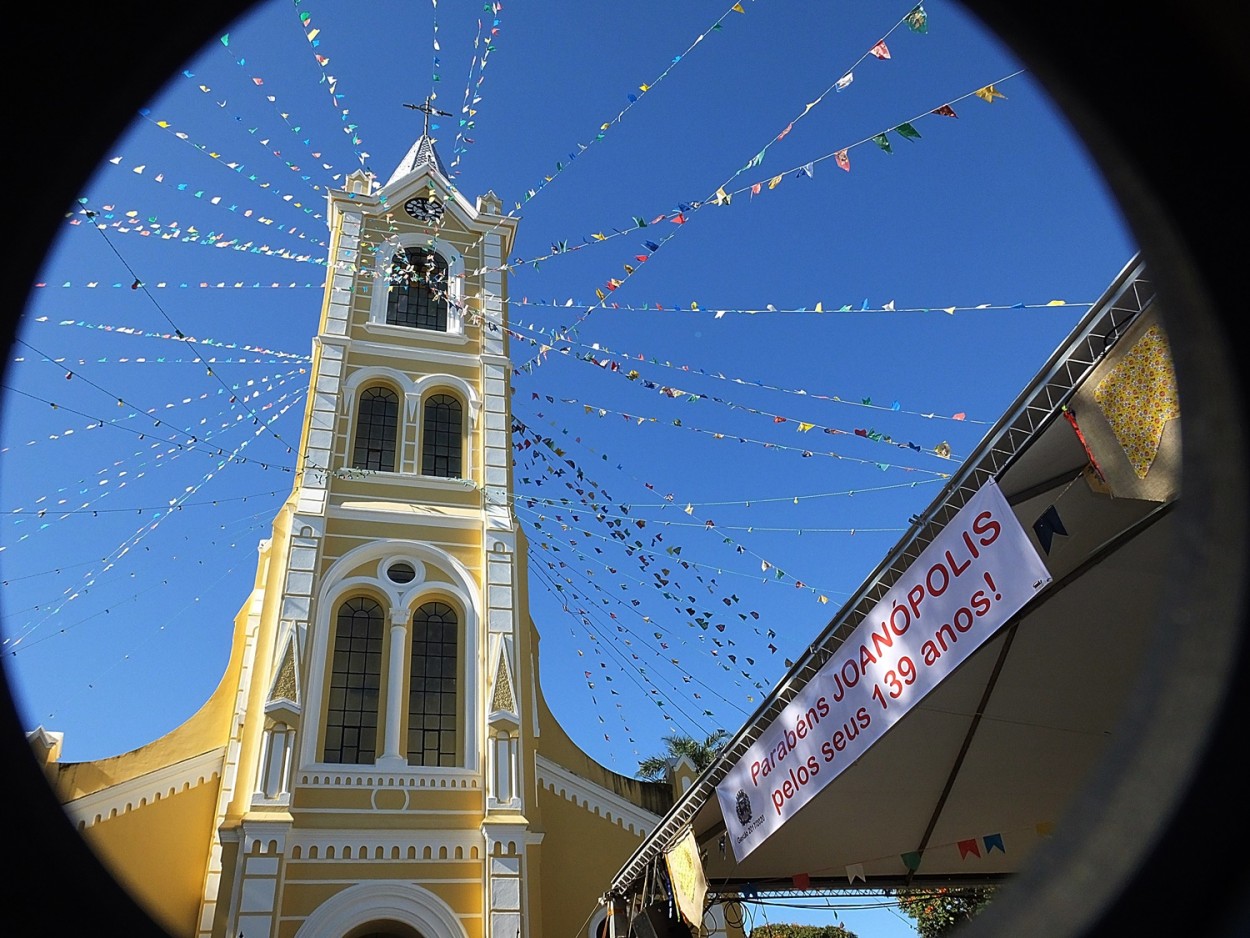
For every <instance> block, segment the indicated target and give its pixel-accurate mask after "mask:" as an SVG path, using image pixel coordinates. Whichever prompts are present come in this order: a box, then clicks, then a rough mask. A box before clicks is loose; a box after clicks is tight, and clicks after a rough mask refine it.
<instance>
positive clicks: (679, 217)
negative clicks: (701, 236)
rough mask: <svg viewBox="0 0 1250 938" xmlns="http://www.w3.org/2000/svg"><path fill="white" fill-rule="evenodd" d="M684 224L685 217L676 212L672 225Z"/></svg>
mask: <svg viewBox="0 0 1250 938" xmlns="http://www.w3.org/2000/svg"><path fill="white" fill-rule="evenodd" d="M685 223H686V216H685V215H684V214H683V213H681V212H678V213H677V217H675V218H674V219H673V224H674V225H684V224H685Z"/></svg>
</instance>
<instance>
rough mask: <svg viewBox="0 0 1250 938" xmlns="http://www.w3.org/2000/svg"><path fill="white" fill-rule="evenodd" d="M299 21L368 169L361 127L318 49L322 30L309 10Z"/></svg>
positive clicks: (225, 38)
mask: <svg viewBox="0 0 1250 938" xmlns="http://www.w3.org/2000/svg"><path fill="white" fill-rule="evenodd" d="M299 21H300V26H302V27H303V28H304V30H305V33H304V36H305V38H306V39H307V40H308V48H309V51H310V52H311V53H312V56H313V58H314V59H315V60H316V62H317V67H318V68H320V69H321V81H322V83H323V84H324V85H325V86H326V91H327V93H328V94H329V96H330V103H331V105H332V106H333V108H334V110H335V113H336V114H337V115H338V118H339V121H340V123H342V125H343V128H342V129H343V133H344V134H345V135H346V136H347V138H348V139H349V140H351V144H352V152H353V153H355V154H356V160H357V162H359V163H360V165H361V167H362V168H363V167H367V166H368V162H369V154H368V153H366V152H365V151H364V150H362V149H361V145H362V144H363V142H364V141H363V140H361V137H360V125H359V124H357V123H355V122H354V121H351V120H349V117H350V114H351V109H350V108H345V107H343V106H342V104H343V101H344V100H345V99H346V96H345V95H344V94H342V93H341V92H340V91H339V90H338V79H337V78H335V77H334V76H333V75H331V74H330V72H329V71H328V69H329V66H330V58H329V56H326V55H322V54H321V53H320V52H318V51H317V48H318V47H319V46H320V45H321V41H320V39H318V38H317V37H318V34H319V32H320V30H318V29H317V28H316V27H314V26H313V25H312V14H311V13H309V12H308V11H307V10H302V11H300V13H299ZM221 44H222V45H223V46H228V45H229V35H228V34H227V35H225V36H222V38H221Z"/></svg>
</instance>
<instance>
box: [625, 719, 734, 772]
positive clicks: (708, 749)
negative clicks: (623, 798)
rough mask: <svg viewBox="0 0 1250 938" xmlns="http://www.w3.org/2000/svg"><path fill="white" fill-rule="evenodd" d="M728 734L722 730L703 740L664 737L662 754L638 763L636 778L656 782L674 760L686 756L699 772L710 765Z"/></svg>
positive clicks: (691, 737)
mask: <svg viewBox="0 0 1250 938" xmlns="http://www.w3.org/2000/svg"><path fill="white" fill-rule="evenodd" d="M728 735H729V734H728V733H726V732H725V731H724V730H716V731H715V732H713V733H709V734H708V735H707V737H705V738H704V739H703V740H698V739H695V738H694V737H693V736H685V735H682V734H675V735H673V736H665V737H664V749H665V751H664V754H663V755H656V756H648V757H647V758H646V759H643V760H642V761H641V762H639V763H638V777H639V778H645V779H647V780H648V781H652V782H654V781H657V780H659V779H661V778H663V777H664V773H665V772H666V771H667V770H668V765H669V763H670V762H672V761H673V760H674V759H678V758H680V757H681V756H686V757H688V758H689V759H690V761H691V762H693V763H694V764H695V768H697V769H698V770H699V771H700V772H702V771H703V770H704V769H706V768H707V767H708V766H709V765H711V764H712V760H713V759H715V758H716V755H717V753H719V752H720V749H721V746H722V745H723V744H724V742H725V737H727V736H728Z"/></svg>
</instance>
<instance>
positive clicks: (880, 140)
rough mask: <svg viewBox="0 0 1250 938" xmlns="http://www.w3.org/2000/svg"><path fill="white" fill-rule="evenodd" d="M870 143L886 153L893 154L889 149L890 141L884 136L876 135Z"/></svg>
mask: <svg viewBox="0 0 1250 938" xmlns="http://www.w3.org/2000/svg"><path fill="white" fill-rule="evenodd" d="M872 142H873V143H875V144H876V145H877V146H879V147H880V148H881V149H883V150H885V152H886V153H893V152H894V151H893V150H892V149H890V141H889V140H887V139H886V137H885V134H877V135H876V136H875V137H873V138H872Z"/></svg>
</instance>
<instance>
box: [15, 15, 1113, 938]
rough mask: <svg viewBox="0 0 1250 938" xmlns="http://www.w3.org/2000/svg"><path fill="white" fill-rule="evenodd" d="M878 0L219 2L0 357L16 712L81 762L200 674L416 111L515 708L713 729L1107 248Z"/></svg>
mask: <svg viewBox="0 0 1250 938" xmlns="http://www.w3.org/2000/svg"><path fill="white" fill-rule="evenodd" d="M913 9H914V5H912V4H909V3H896V4H889V3H874V4H855V5H852V4H843V3H827V4H825V3H822V4H816V3H798V2H775V3H766V2H751V0H742V3H741V12H738V11H736V10H735V9H733V4H732V3H731V2H724V0H698V2H686V3H681V4H673V3H667V2H661V0H640V2H636V3H633V4H629V5H623V4H586V3H571V2H567V3H566V2H559V0H552V2H547V0H544V2H519V0H517V2H503V3H501V4H485V5H463V4H450V3H444V4H442V5H437V6H436V5H433V4H414V3H402V2H375V0H369V2H362V3H359V4H353V5H352V6H351V11H352V12H351V15H350V16H349V15H347V14H346V13H345V8H344V7H343V6H342V5H336V4H330V3H325V2H314V0H304V2H300V3H292V2H289V0H274V2H271V3H268V4H265V5H262V6H261V7H259V8H258V10H257V12H255V13H254V14H253V15H252V16H250V17H248V18H246V19H245V20H244V21H242V22H239V23H237V24H235V25H234V26H232V27H231V28H230V29H229V31H228V39H227V40H226V41H223V42H215V43H212V44H210V46H209V47H207V48H206V49H204V50H203V52H202V54H201V55H200V56H198V57H197V58H196V59H195V60H194V61H192V62H190V63H188V65H187V69H186V71H185V72H183V73H181V74H178V75H174V76H172V77H171V78H170V80H169V82H168V84H167V85H166V87H165V88H164V90H163V91H162V93H161V94H160V95H159V96H158V97H157V98H156V99H154V100H153V101H152V102H150V103H149V104H148V105H147V107H146V108H145V109H144V111H143V112H142V113H139V114H136V117H135V121H134V123H133V125H132V127H131V129H130V130H129V131H128V132H127V133H126V134H125V135H123V136H122V137H121V138H120V139H119V140H117V141H116V142H115V144H114V146H113V148H112V150H111V153H112V154H113V158H112V159H111V160H109V161H106V162H105V163H103V164H102V165H101V166H100V168H99V170H98V172H97V173H96V174H95V176H94V177H93V178H92V180H91V181H90V183H89V184H88V185H87V187H86V188H85V190H84V191H83V193H82V199H83V201H82V202H81V203H79V204H77V205H75V206H71V207H70V208H71V211H70V212H69V214H68V216H67V219H66V224H65V227H64V231H63V234H62V237H61V239H60V241H59V243H58V245H57V248H56V249H55V251H54V253H53V254H52V255H51V256H50V257H49V259H48V263H47V267H46V269H45V271H44V272H43V274H42V276H41V278H40V283H41V285H40V286H38V287H37V288H36V289H35V291H34V293H33V299H32V302H31V304H30V306H29V307H28V309H27V310H26V312H25V315H24V319H23V325H22V328H21V331H20V334H19V342H18V343H17V344H16V345H15V346H14V347H13V349H12V350H11V352H10V367H9V370H8V372H7V375H6V382H5V383H6V387H5V390H4V394H3V422H2V424H0V460H2V462H0V467H2V468H0V511H2V512H3V513H2V514H0V548H2V551H0V570H2V571H3V574H2V577H3V593H2V594H0V602H2V603H3V638H4V643H5V651H6V652H7V654H6V657H5V663H6V666H7V667H8V669H9V677H10V681H11V684H12V685H13V687H14V690H15V693H16V694H17V698H18V699H17V703H18V705H19V708H20V710H21V712H22V713H23V714H24V715H25V722H26V723H27V724H28V725H29V726H31V727H33V726H35V725H43V726H44V727H45V728H47V729H50V730H55V731H62V732H64V733H65V749H64V758H65V759H67V760H71V761H72V760H79V759H91V758H98V757H103V756H107V755H111V754H115V753H118V752H122V751H125V750H128V749H131V748H134V747H136V746H138V745H141V744H143V743H144V742H147V741H149V740H151V739H153V738H155V737H156V736H158V735H160V734H161V733H164V732H166V731H168V730H169V729H172V728H173V727H175V726H176V725H178V724H179V723H181V722H182V721H183V720H184V719H185V718H186V717H187V716H189V715H190V714H191V713H192V712H194V710H195V709H196V708H197V707H198V705H199V704H200V703H201V702H203V700H204V699H206V698H207V696H208V695H209V694H210V693H211V692H212V690H213V688H214V687H215V685H216V682H217V680H218V678H219V677H220V675H221V672H222V669H223V667H224V665H225V661H226V657H227V655H228V651H229V640H230V634H231V622H232V620H233V616H234V614H235V612H236V611H237V610H238V608H239V607H240V606H241V605H242V603H243V602H244V601H245V599H246V598H247V595H248V591H249V590H250V588H251V583H252V576H253V574H254V569H255V558H256V553H255V551H256V544H257V542H258V541H259V540H260V539H262V538H264V537H266V536H267V534H268V525H269V522H270V521H271V519H272V517H273V515H274V513H275V511H276V509H277V507H278V505H279V504H280V503H281V502H282V501H283V499H284V498H285V497H286V495H287V494H288V493H289V491H290V487H291V484H292V480H293V473H292V470H293V468H294V467H295V465H296V459H297V451H298V433H299V423H300V419H301V416H302V413H303V407H304V392H305V390H306V384H307V372H306V366H307V361H308V356H309V352H310V347H311V339H312V335H313V333H314V331H315V328H316V324H317V317H318V314H319V310H320V302H321V284H322V283H323V280H324V277H325V272H326V267H325V260H326V249H325V234H326V229H325V218H324V216H325V212H324V208H325V190H326V189H327V188H332V187H335V186H337V185H339V184H340V183H341V181H342V179H343V178H344V175H345V174H346V173H350V172H351V171H352V170H354V169H356V168H360V167H362V166H363V167H365V168H367V169H370V170H372V171H373V172H375V173H377V174H378V175H379V176H381V177H382V179H383V180H385V179H386V178H388V177H389V175H390V173H391V171H392V170H393V169H394V167H395V165H396V164H397V163H398V161H399V160H400V158H401V157H402V156H403V155H404V153H405V151H406V150H407V148H408V146H409V145H410V144H411V142H412V140H413V139H415V137H416V135H417V134H418V132H419V128H420V121H419V117H418V115H417V114H416V113H415V112H413V111H411V110H409V109H406V108H405V107H404V106H403V105H404V104H405V103H414V102H418V101H420V100H422V99H423V98H425V96H426V95H428V94H431V93H436V94H437V98H436V99H435V104H436V106H438V107H440V108H441V109H443V110H445V111H448V112H450V114H451V116H450V117H442V118H438V119H437V121H438V123H439V125H440V126H438V127H437V128H436V129H435V130H434V136H435V137H436V138H437V141H438V142H437V147H438V150H439V152H440V155H441V157H442V159H443V161H444V163H445V164H446V165H447V166H448V167H449V169H450V170H451V171H452V172H453V173H454V174H455V176H454V182H455V184H456V186H457V188H458V189H459V190H460V191H462V192H463V193H464V194H465V195H466V196H467V197H468V198H469V199H470V200H472V199H473V198H474V197H475V196H476V195H478V194H480V193H484V192H486V191H487V190H493V191H494V192H495V193H497V194H498V195H499V196H500V198H501V199H502V200H503V203H504V207H505V209H506V210H510V211H513V212H514V213H515V214H516V215H517V216H519V218H520V219H521V221H520V225H519V233H518V237H517V241H516V244H515V246H514V251H513V258H511V260H513V261H514V262H515V266H514V268H513V270H512V272H511V295H512V300H513V303H512V307H511V312H510V315H511V324H512V328H513V330H514V335H513V338H512V354H513V363H514V366H515V368H516V373H515V374H514V376H513V386H514V389H515V395H514V417H515V418H516V420H517V421H518V422H519V423H520V424H521V425H523V429H519V430H518V432H517V433H516V435H515V441H516V442H517V443H518V444H521V445H524V441H525V440H527V439H528V440H530V441H531V445H529V446H528V447H527V448H525V449H519V450H518V451H517V455H516V470H515V471H516V480H517V483H516V496H517V503H516V510H517V516H518V518H519V520H520V522H521V524H522V526H523V527H524V528H525V530H526V532H527V534H528V537H529V540H530V548H531V562H530V570H531V574H530V578H531V579H530V598H531V608H532V613H533V616H534V619H535V622H536V624H537V626H538V629H539V632H540V634H541V637H542V645H541V656H542V657H541V679H542V684H543V688H544V691H545V694H546V697H547V700H548V702H549V704H550V705H551V707H552V709H553V711H554V712H555V713H556V715H557V717H558V718H559V719H560V720H561V722H562V723H563V725H564V726H565V727H566V729H567V730H568V731H569V733H570V734H571V735H572V736H573V737H574V739H576V740H577V741H578V742H579V743H580V744H581V745H582V746H583V747H584V748H585V749H586V750H587V751H588V752H590V754H591V755H593V756H594V757H595V758H597V759H598V760H599V761H601V762H603V763H604V764H605V765H607V766H609V767H610V768H613V769H615V770H617V771H620V772H624V773H626V774H633V772H634V771H635V770H636V767H637V763H638V761H639V760H640V759H642V758H645V757H646V756H648V755H651V754H653V753H655V752H656V751H658V750H660V749H661V748H662V744H661V742H660V740H661V738H662V737H663V736H665V735H668V734H671V733H689V734H691V735H696V736H701V735H704V734H706V733H708V732H710V731H712V730H714V729H716V728H724V729H726V730H728V731H730V732H733V731H735V730H736V729H737V728H738V727H739V726H740V725H741V724H742V722H743V721H744V720H745V719H746V718H747V717H748V716H749V715H750V714H751V713H752V712H753V711H754V709H755V708H756V707H757V706H758V705H759V703H760V702H761V701H762V700H763V699H764V696H765V695H766V694H767V692H768V690H769V689H770V688H771V687H772V686H773V685H774V684H775V683H776V681H777V680H778V679H779V678H780V677H781V676H782V675H783V674H784V673H785V671H786V661H787V659H788V658H794V657H797V656H798V654H799V653H800V651H801V649H802V648H803V647H805V645H806V643H807V642H808V641H810V640H811V639H812V638H813V637H814V636H815V635H816V634H817V633H818V632H819V631H820V630H821V628H822V627H823V626H824V625H825V624H826V623H827V622H828V621H829V620H830V619H831V618H832V617H833V616H834V615H835V614H836V612H837V610H838V608H839V607H840V605H841V603H842V602H843V601H845V600H846V599H847V597H848V596H849V594H850V593H851V592H852V591H853V590H854V589H855V588H856V587H857V586H858V585H859V584H860V582H862V580H863V579H864V578H865V576H866V575H867V574H868V573H870V572H871V571H872V570H873V569H874V568H875V567H876V566H877V564H878V563H879V562H880V561H881V560H882V558H883V557H885V555H886V554H887V553H888V552H889V550H890V549H891V548H892V546H893V545H894V544H895V543H896V542H897V541H898V540H899V539H900V538H901V537H902V536H903V534H904V533H905V531H906V529H907V527H908V519H909V518H910V517H911V516H912V515H913V514H915V513H917V512H919V511H922V510H923V509H924V507H925V506H927V505H928V504H929V503H930V502H931V501H932V500H933V498H934V497H936V496H937V494H938V492H939V491H940V489H941V486H942V483H943V481H944V479H945V476H946V475H947V474H949V473H951V472H953V471H954V470H955V468H956V467H957V466H958V463H959V460H960V459H961V458H962V457H963V456H965V455H966V454H968V453H969V452H970V451H971V450H972V449H973V448H974V447H975V446H976V445H977V443H978V441H979V440H980V439H981V437H982V436H983V435H984V433H985V432H986V431H987V430H988V429H989V427H990V426H991V425H992V424H993V422H994V421H995V420H996V419H997V417H998V416H999V415H1000V414H1001V413H1002V412H1003V411H1004V410H1005V409H1006V408H1007V406H1008V405H1009V404H1010V403H1011V401H1012V400H1013V399H1014V397H1015V395H1016V394H1017V393H1018V392H1019V390H1020V389H1021V388H1022V387H1023V386H1024V384H1025V383H1026V382H1027V381H1028V380H1029V379H1030V378H1031V377H1032V376H1033V375H1034V374H1035V373H1036V372H1037V370H1038V369H1039V368H1040V366H1041V365H1042V363H1043V362H1044V361H1045V359H1046V358H1047V357H1048V356H1049V354H1050V353H1051V352H1052V351H1053V350H1054V348H1055V347H1056V346H1057V345H1059V343H1060V342H1061V341H1062V340H1063V338H1064V337H1065V336H1066V335H1067V333H1068V332H1069V331H1070V329H1071V328H1072V326H1073V325H1074V324H1075V323H1076V322H1077V320H1078V319H1079V317H1080V316H1081V315H1082V314H1083V313H1084V312H1085V310H1086V309H1087V308H1088V305H1089V304H1090V303H1092V302H1094V301H1095V300H1096V299H1097V298H1098V296H1099V295H1100V293H1101V292H1102V290H1103V288H1104V287H1105V286H1106V285H1107V284H1109V283H1110V282H1111V280H1112V279H1113V278H1114V277H1115V275H1116V274H1117V273H1118V272H1119V271H1120V270H1121V269H1122V268H1123V267H1124V265H1125V264H1126V263H1128V261H1129V260H1130V259H1131V257H1132V256H1133V254H1134V253H1135V250H1136V248H1135V245H1134V242H1133V239H1132V236H1131V234H1130V233H1129V232H1128V231H1127V230H1126V227H1125V225H1124V223H1123V221H1122V219H1121V217H1120V215H1119V213H1118V210H1117V209H1116V207H1115V206H1114V204H1113V203H1112V201H1111V199H1110V196H1109V194H1108V192H1107V189H1106V187H1105V185H1104V183H1103V182H1102V180H1101V179H1100V177H1099V175H1098V173H1097V171H1096V169H1095V168H1094V166H1093V164H1092V163H1091V161H1090V159H1089V157H1088V155H1087V153H1086V152H1085V151H1084V149H1083V148H1082V147H1081V146H1080V144H1079V143H1078V142H1077V141H1076V140H1075V139H1074V137H1073V136H1072V134H1071V132H1070V130H1069V128H1068V127H1067V125H1066V123H1065V122H1064V120H1063V119H1062V117H1061V116H1060V115H1059V114H1058V112H1057V111H1056V109H1055V108H1054V106H1053V105H1052V104H1051V103H1050V102H1049V100H1048V99H1047V98H1046V96H1045V94H1044V93H1043V92H1042V91H1041V90H1040V89H1039V87H1038V85H1037V84H1036V82H1035V81H1034V80H1033V78H1032V77H1031V75H1030V74H1029V72H1028V71H1027V70H1026V69H1025V68H1024V66H1023V65H1022V64H1021V63H1020V62H1018V61H1017V60H1015V59H1014V58H1013V57H1012V56H1011V54H1010V53H1009V51H1008V50H1006V49H1005V48H1004V47H1003V46H1002V45H1001V44H999V43H998V42H997V41H996V40H994V39H993V38H992V37H990V36H989V35H988V34H987V33H986V32H985V31H984V30H983V29H981V28H980V27H979V26H978V24H977V23H976V22H975V21H974V20H973V19H972V18H971V17H970V15H969V14H967V13H966V12H965V11H964V10H963V9H962V8H960V7H957V6H954V5H952V4H950V3H945V2H941V3H925V4H923V7H922V8H921V9H922V10H923V16H922V17H921V18H920V20H922V21H923V22H922V23H921V22H920V20H913V22H912V23H911V24H909V22H908V15H909V13H911V12H912V10H913ZM916 26H919V27H920V28H914V27H916ZM878 43H883V45H881V46H878ZM874 47H876V48H877V53H878V54H873V52H872V50H873V49H874ZM128 54H141V51H138V50H131V51H130V52H129V53H128ZM848 76H849V81H848V80H847V79H848ZM839 84H840V85H841V86H842V87H841V88H840V89H839V87H838V86H839ZM990 86H992V87H993V89H994V91H995V92H996V93H988V92H985V91H984V89H987V88H988V87H990ZM978 91H982V92H983V94H982V95H978V94H977V92H978ZM986 98H988V99H989V100H986ZM944 105H946V106H948V107H949V111H950V112H951V113H948V114H941V113H934V112H935V111H937V110H939V109H940V108H942V107H943V106H944ZM461 121H465V122H466V123H464V124H461ZM469 122H471V125H470V123H469ZM900 126H901V127H903V130H901V131H900V130H899V128H900ZM908 128H910V132H909V131H908ZM880 135H884V142H885V144H886V145H888V151H887V150H886V149H885V148H883V146H882V145H881V144H880V142H879V141H880V140H881V137H880ZM874 137H876V138H878V142H874ZM840 151H845V155H846V160H847V163H846V165H849V169H844V168H841V167H840V166H839V164H838V159H837V154H839V152H840ZM809 166H810V171H804V170H805V167H809ZM774 180H775V182H774ZM770 183H772V185H770ZM753 187H756V188H753ZM718 190H723V191H724V193H725V194H726V195H727V196H728V197H729V198H727V199H721V202H722V204H716V201H717V200H716V198H715V196H716V193H717V191H718ZM84 209H89V210H91V211H93V212H95V213H96V216H95V219H96V222H97V223H98V226H92V225H91V224H88V223H86V221H87V219H86V218H85V216H84V215H83V214H82V211H83V210H84ZM678 213H680V214H681V221H682V222H683V223H681V224H679V223H677V221H676V220H675V216H676V215H678ZM639 221H642V222H646V226H645V227H640V226H639ZM100 226H102V227H100ZM614 281H615V282H614ZM136 284H137V285H136ZM132 287H133V288H132ZM597 291H602V292H603V294H604V298H605V299H604V302H600V300H599V297H598V295H597ZM179 335H181V336H183V337H184V338H186V339H190V340H194V341H182V340H179V338H178V336H179ZM543 346H546V347H549V351H547V352H546V353H545V354H542V355H540V354H539V349H540V348H541V347H543ZM631 372H637V374H636V375H631ZM231 398H233V399H234V400H233V403H232V402H231ZM561 473H562V474H561ZM579 489H580V490H581V491H580V492H579V491H578V490H579ZM639 522H642V525H641V526H640V525H639ZM622 530H628V531H629V532H630V533H629V537H628V539H627V540H626V541H621V540H620V539H619V537H617V536H615V535H614V532H620V531H622ZM635 542H638V544H635ZM638 545H640V546H638ZM627 548H632V549H628V550H627ZM665 571H666V572H665ZM973 833H976V832H973ZM770 919H771V920H773V921H777V920H779V918H778V916H777V915H776V914H770ZM846 921H847V923H848V925H849V926H850V927H851V928H852V929H853V930H856V924H855V922H854V921H853V920H852V919H847V920H846ZM882 927H886V926H882ZM858 930H859V931H860V934H861V936H871V935H877V936H880V938H888V935H889V934H890V932H889V931H869V930H868V929H867V928H863V927H861V928H860V929H858ZM903 933H904V934H906V933H908V932H907V931H904V932H903Z"/></svg>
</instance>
